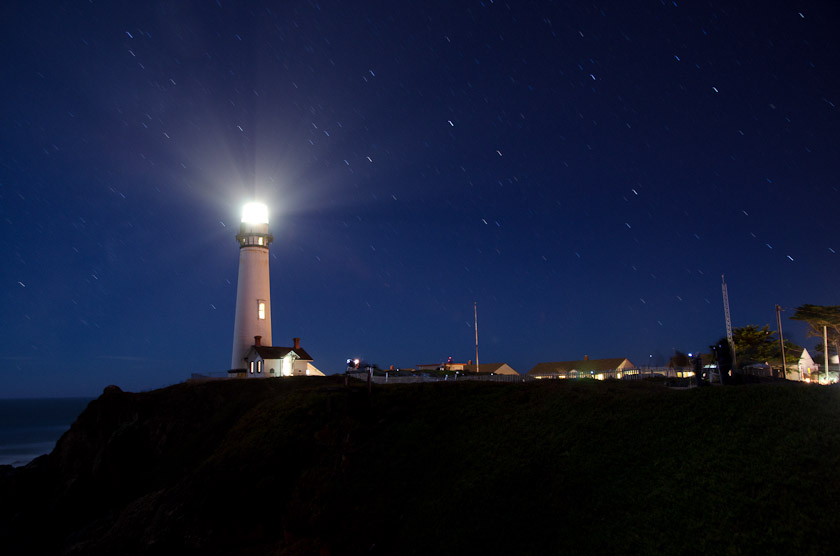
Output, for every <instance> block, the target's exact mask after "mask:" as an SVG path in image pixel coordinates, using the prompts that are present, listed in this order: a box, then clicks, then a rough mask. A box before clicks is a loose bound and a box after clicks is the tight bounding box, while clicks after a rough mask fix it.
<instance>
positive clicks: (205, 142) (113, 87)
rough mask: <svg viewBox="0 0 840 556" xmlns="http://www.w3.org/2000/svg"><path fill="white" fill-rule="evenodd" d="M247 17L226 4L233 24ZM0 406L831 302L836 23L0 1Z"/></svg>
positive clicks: (608, 13)
mask: <svg viewBox="0 0 840 556" xmlns="http://www.w3.org/2000/svg"><path fill="white" fill-rule="evenodd" d="M243 6H247V7H243ZM0 25H2V39H0V40H2V42H1V43H0V44H2V58H0V60H2V61H0V64H2V76H3V79H2V87H0V100H2V106H3V108H2V111H0V126H1V127H0V130H1V131H2V133H0V146H1V148H0V225H2V235H0V253H1V254H2V261H3V262H2V265H0V278H1V279H2V280H0V331H1V332H2V334H0V397H17V396H27V397H29V396H60V395H65V396H70V395H97V394H98V393H99V392H101V390H102V388H103V387H105V386H106V385H108V384H116V385H119V386H120V387H122V388H124V389H129V390H145V389H151V388H155V387H159V386H163V385H167V384H172V383H175V382H180V381H182V380H184V379H186V378H187V377H189V375H190V373H193V372H200V373H206V372H219V371H225V370H227V368H228V366H229V363H230V356H231V345H232V334H233V316H234V305H235V297H236V276H237V263H238V256H239V252H238V244H237V242H236V240H235V239H234V236H235V234H236V231H237V229H238V222H239V216H240V210H241V206H242V205H243V204H244V203H245V202H246V201H249V200H253V199H258V200H261V201H263V202H265V203H267V204H268V205H269V206H270V210H271V223H270V228H271V231H272V233H273V234H274V237H275V242H274V243H273V244H272V246H271V283H272V306H273V311H272V325H273V326H272V328H273V340H274V342H273V343H274V345H281V346H289V345H291V343H292V337H294V336H299V337H301V339H302V340H301V344H302V347H303V348H305V349H306V350H307V351H308V352H309V353H310V354H312V355H313V357H314V359H315V361H314V363H315V365H316V366H318V367H319V368H320V369H321V370H323V371H324V372H326V373H328V374H330V373H334V372H339V371H343V370H344V361H345V360H346V359H347V358H348V357H351V356H353V357H361V358H363V359H366V360H368V361H370V362H372V363H376V364H378V365H380V366H382V367H387V366H389V365H395V366H402V367H408V366H414V365H417V364H424V363H435V362H440V361H443V360H445V359H446V358H448V357H450V356H451V357H452V358H453V359H454V360H455V361H459V362H466V361H467V360H468V359H474V357H475V354H474V332H473V303H474V302H477V303H478V321H479V340H480V354H479V357H480V361H482V362H487V363H489V362H507V363H509V364H510V365H511V366H513V367H514V368H515V369H516V370H518V371H520V372H521V373H525V372H527V371H528V370H529V369H530V368H531V367H532V366H533V365H535V364H536V363H538V362H541V361H558V360H569V359H582V358H583V357H584V355H589V356H590V357H591V358H603V357H629V358H630V360H631V361H633V362H634V363H636V364H637V365H646V364H648V363H654V364H657V363H659V364H662V363H666V362H667V360H668V358H669V357H670V356H671V355H672V354H673V350H674V349H677V350H681V351H684V352H689V351H698V350H705V349H707V346H709V345H710V344H711V343H713V342H714V341H715V340H717V339H718V338H720V337H721V336H723V335H724V334H725V323H724V313H723V304H722V299H721V274H724V273H725V274H726V280H727V284H728V288H729V296H730V306H731V312H732V320H733V325H734V326H744V325H747V324H758V325H764V324H770V325H771V328H773V329H775V311H774V306H775V304H777V303H778V304H779V305H781V306H782V307H784V308H786V309H787V313H786V316H785V318H784V326H785V332H786V336H787V335H790V336H791V339H792V340H794V341H796V342H798V343H800V344H803V345H807V346H809V347H811V346H812V345H813V344H814V343H815V342H816V341H815V340H814V339H807V338H806V337H805V328H804V327H803V325H802V324H801V323H796V322H794V321H790V320H788V319H787V318H786V317H787V316H789V315H790V314H792V309H793V308H795V307H796V306H798V305H801V304H804V303H814V304H832V305H834V304H838V303H840V298H838V295H837V288H836V284H837V282H838V279H837V276H838V272H839V271H840V241H838V239H837V237H836V234H837V231H836V230H837V224H836V222H837V218H838V215H840V191H839V190H838V184H840V142H838V137H840V134H838V132H840V118H838V107H837V105H838V103H840V78H838V68H840V48H838V46H840V45H838V41H837V39H836V38H835V37H836V30H837V29H838V28H840V5H838V4H837V3H836V2H830V1H824V2H808V1H802V2H789V1H788V2H782V1H778V2H776V1H769V2H758V1H755V2H716V1H712V2H709V1H704V2H682V1H677V2H664V1H660V0H645V1H642V0H638V1H632V2H625V1H618V0H616V1H604V2H596V3H590V2H568V1H561V2H548V1H546V2H515V1H509V2H503V1H495V2H493V1H490V0H484V1H463V2H461V1H454V0H450V1H434V0H424V1H422V2H408V1H399V2H349V1H345V2H338V1H332V0H324V1H319V2H302V1H289V2H238V3H234V2H231V1H228V0H219V1H218V2H215V1H206V2H198V1H195V2H104V1H101V2H94V1H90V2H88V1H84V2H83V1H76V2H36V1H28V0H27V1H14V0H13V1H12V2H4V3H3V7H2V8H0Z"/></svg>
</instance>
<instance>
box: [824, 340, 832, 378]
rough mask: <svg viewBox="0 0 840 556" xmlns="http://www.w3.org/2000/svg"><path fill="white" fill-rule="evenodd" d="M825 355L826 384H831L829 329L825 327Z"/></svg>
mask: <svg viewBox="0 0 840 556" xmlns="http://www.w3.org/2000/svg"><path fill="white" fill-rule="evenodd" d="M823 353H824V354H825V383H826V384H831V380H830V379H829V378H828V327H827V326H823Z"/></svg>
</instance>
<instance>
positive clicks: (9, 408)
mask: <svg viewBox="0 0 840 556" xmlns="http://www.w3.org/2000/svg"><path fill="white" fill-rule="evenodd" d="M90 401H91V398H45V399H19V400H3V399H0V465H14V466H16V467H17V466H21V465H26V464H27V463H29V462H30V461H32V460H33V459H35V458H37V457H38V456H40V455H43V454H48V453H50V452H52V450H53V448H55V443H56V442H57V441H58V439H59V438H61V435H62V434H64V433H65V432H66V431H67V430H69V429H70V425H71V424H73V421H75V420H76V417H78V416H79V414H80V413H81V412H82V410H84V408H85V407H86V406H87V404H88V403H89V402H90Z"/></svg>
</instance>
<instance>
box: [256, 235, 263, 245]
mask: <svg viewBox="0 0 840 556" xmlns="http://www.w3.org/2000/svg"><path fill="white" fill-rule="evenodd" d="M257 244H258V245H262V244H263V238H261V237H259V238H257Z"/></svg>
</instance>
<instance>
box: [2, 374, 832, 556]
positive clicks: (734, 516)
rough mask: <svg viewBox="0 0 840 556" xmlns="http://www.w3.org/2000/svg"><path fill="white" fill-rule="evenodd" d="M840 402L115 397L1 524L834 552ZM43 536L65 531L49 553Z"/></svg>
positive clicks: (555, 549) (537, 545) (87, 549)
mask: <svg viewBox="0 0 840 556" xmlns="http://www.w3.org/2000/svg"><path fill="white" fill-rule="evenodd" d="M838 395H840V390H837V389H836V388H825V387H813V386H812V387H807V386H804V385H799V384H768V385H750V386H740V387H725V388H703V389H694V390H690V391H673V390H668V389H666V388H664V387H663V386H661V385H660V384H651V383H641V382H637V383H619V382H607V383H596V382H593V381H568V382H567V381H553V382H551V383H528V384H488V383H469V382H460V383H456V384H453V383H434V384H416V385H391V386H384V387H379V388H374V390H373V393H372V395H371V396H368V394H367V392H366V390H364V389H363V388H361V387H359V389H357V390H345V389H344V388H342V387H341V383H340V381H339V379H337V378H327V379H305V378H304V379H269V380H263V381H230V382H218V383H207V384H183V385H178V386H174V387H171V388H167V389H163V390H159V391H155V392H149V393H144V394H129V393H122V392H111V393H110V394H108V393H106V395H104V396H102V397H101V398H100V399H99V400H96V401H95V402H93V403H92V404H91V406H89V407H88V409H87V410H86V412H85V413H84V414H82V416H81V417H80V419H79V421H78V422H77V423H76V425H74V428H73V429H72V430H71V431H70V433H68V435H66V437H65V438H63V439H62V441H61V442H60V443H59V446H58V447H57V449H56V452H54V453H53V454H52V455H51V456H50V458H48V461H44V462H36V465H33V466H32V469H28V470H24V471H26V473H22V472H20V473H14V474H11V475H9V476H8V477H7V478H6V479H4V480H3V481H0V496H2V497H4V498H8V497H9V496H11V497H12V498H11V499H14V500H17V501H18V502H20V505H19V506H18V507H19V511H17V510H12V511H10V512H7V514H4V515H2V516H0V517H3V518H4V523H6V524H7V527H6V528H5V529H4V530H3V531H2V532H0V533H2V536H0V542H2V543H3V545H4V546H12V547H17V548H20V549H21V550H26V551H31V550H32V549H33V548H37V549H39V550H42V551H52V552H54V553H61V552H66V553H71V554H73V553H78V554H109V553H122V554H157V553H161V554H163V553H167V552H171V551H172V550H175V549H177V550H178V551H179V552H181V553H187V554H190V553H195V554H198V553H201V554H307V553H308V554H362V553H365V554H367V553H374V554H430V553H444V554H455V553H463V552H464V551H466V552H469V553H484V554H546V553H551V554H592V553H623V554H627V553H633V554H677V553H697V554H700V553H703V554H719V553H729V554H753V553H756V554H758V553H761V554H793V553H796V554H827V553H832V552H833V551H834V549H835V546H836V543H837V541H838V540H840V535H838V533H837V532H836V531H837V529H838V518H837V509H838V502H840V481H838V479H837V470H838V464H840V432H838V426H837V424H838V422H840V420H839V418H840V403H838V401H840V400H838ZM44 485H47V486H44ZM27 489H29V490H27ZM33 489H34V490H33ZM36 491H37V492H36ZM31 492H35V494H27V493H31ZM44 523H59V524H61V523H65V524H66V525H65V526H64V527H62V526H60V525H59V526H57V527H56V529H55V530H54V531H53V533H54V534H52V535H46V536H44V535H43V534H42V535H40V536H39V537H35V538H33V532H34V531H38V530H42V529H43V524H44ZM8 524H12V525H11V526H8Z"/></svg>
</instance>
